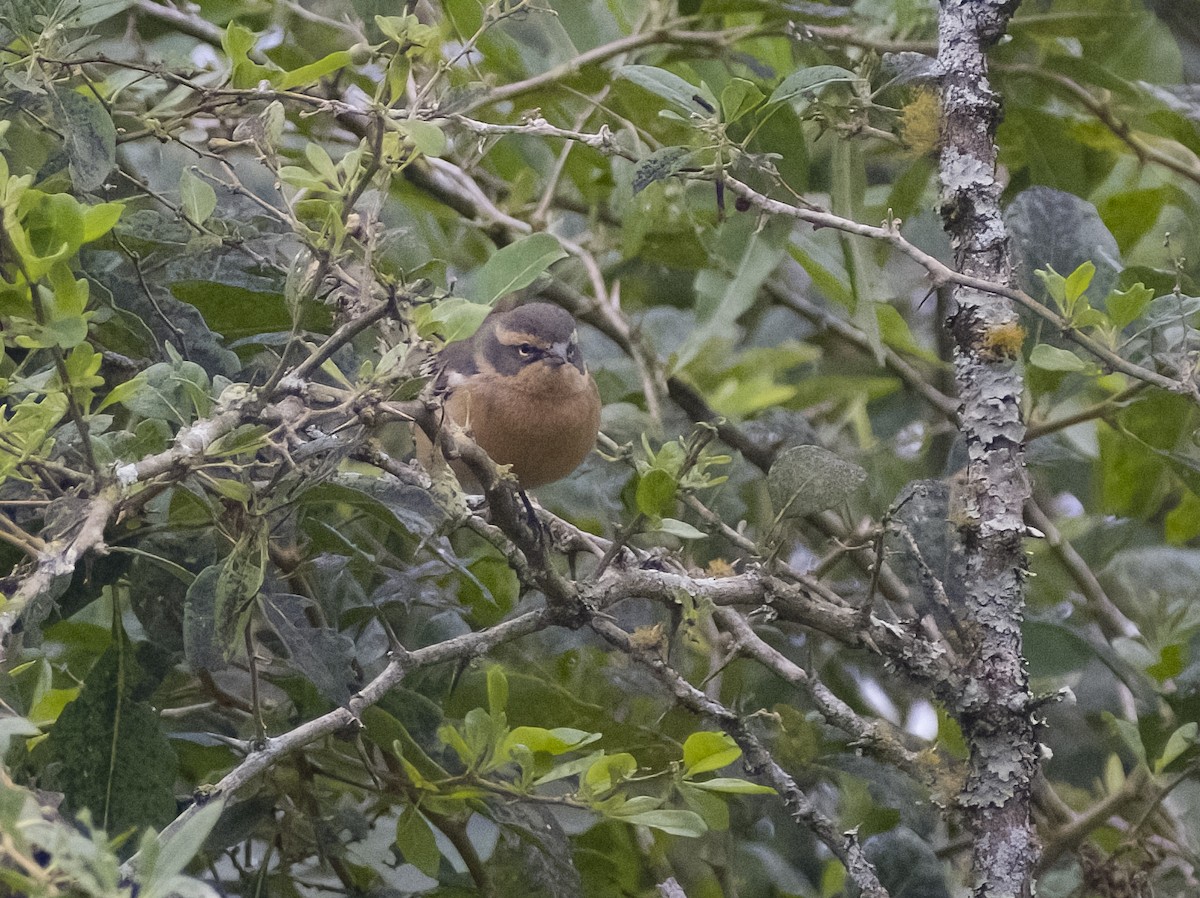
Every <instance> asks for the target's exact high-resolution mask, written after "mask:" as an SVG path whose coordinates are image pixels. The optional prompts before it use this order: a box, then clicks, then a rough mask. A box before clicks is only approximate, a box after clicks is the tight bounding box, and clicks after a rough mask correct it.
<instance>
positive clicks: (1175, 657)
mask: <svg viewBox="0 0 1200 898" xmlns="http://www.w3.org/2000/svg"><path fill="white" fill-rule="evenodd" d="M1186 651H1187V647H1186V646H1185V645H1184V644H1183V643H1180V642H1173V643H1171V644H1170V645H1165V646H1163V647H1162V649H1160V650H1159V653H1158V660H1157V661H1156V662H1155V663H1153V664H1151V665H1149V666H1148V667H1147V668H1146V673H1148V674H1150V676H1152V677H1154V679H1156V680H1157V681H1158V682H1159V683H1165V682H1166V681H1167V680H1169V679H1171V678H1172V677H1177V676H1179V675H1180V674H1181V673H1183V671H1184V668H1185V667H1186V666H1187V665H1186V660H1187V659H1186V657H1185V654H1186Z"/></svg>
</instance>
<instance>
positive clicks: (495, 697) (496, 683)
mask: <svg viewBox="0 0 1200 898" xmlns="http://www.w3.org/2000/svg"><path fill="white" fill-rule="evenodd" d="M487 697H488V711H489V712H490V713H491V715H492V716H493V717H499V716H500V715H501V714H503V713H504V709H505V708H507V707H508V677H506V676H505V675H504V668H503V667H501V666H500V665H499V664H493V665H492V666H491V667H489V668H488V672H487Z"/></svg>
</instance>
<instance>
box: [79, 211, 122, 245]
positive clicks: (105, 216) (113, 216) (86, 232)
mask: <svg viewBox="0 0 1200 898" xmlns="http://www.w3.org/2000/svg"><path fill="white" fill-rule="evenodd" d="M124 211H125V206H124V205H122V204H121V203H97V204H96V205H94V206H88V207H87V208H86V209H85V210H84V213H83V235H82V240H83V242H84V243H91V242H92V241H93V240H99V239H100V238H101V237H103V236H104V235H105V234H107V233H108V232H109V231H111V230H112V229H113V226H114V225H116V223H117V221H118V220H119V219H120V217H121V213H122V212H124Z"/></svg>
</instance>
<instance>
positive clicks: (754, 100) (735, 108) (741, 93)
mask: <svg viewBox="0 0 1200 898" xmlns="http://www.w3.org/2000/svg"><path fill="white" fill-rule="evenodd" d="M762 100H763V92H762V91H761V90H759V89H758V85H756V84H755V83H754V82H753V81H747V80H746V79H745V78H731V79H730V81H729V83H728V84H726V85H725V89H724V90H722V91H721V114H722V116H723V117H724V119H725V121H726V122H736V121H737V120H738V119H740V118H741V117H742V116H743V115H745V114H746V113H748V112H750V111H752V110H753V109H754V108H755V107H756V106H758V104H760V103H761V102H762Z"/></svg>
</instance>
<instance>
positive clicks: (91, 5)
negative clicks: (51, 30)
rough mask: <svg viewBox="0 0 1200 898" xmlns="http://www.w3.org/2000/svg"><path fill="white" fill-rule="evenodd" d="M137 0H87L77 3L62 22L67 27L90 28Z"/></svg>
mask: <svg viewBox="0 0 1200 898" xmlns="http://www.w3.org/2000/svg"><path fill="white" fill-rule="evenodd" d="M136 2H137V0H88V2H87V3H80V4H78V5H77V6H76V7H75V8H74V10H73V11H72V13H71V14H70V15H69V16H67V17H66V19H65V20H64V21H63V24H64V25H66V26H67V27H68V28H90V27H92V26H93V25H99V24H100V23H101V22H103V21H104V20H106V19H111V18H112V17H113V16H115V15H119V14H120V13H123V12H124V11H125V10H127V9H129V7H131V6H133V5H134V4H135V3H136Z"/></svg>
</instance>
